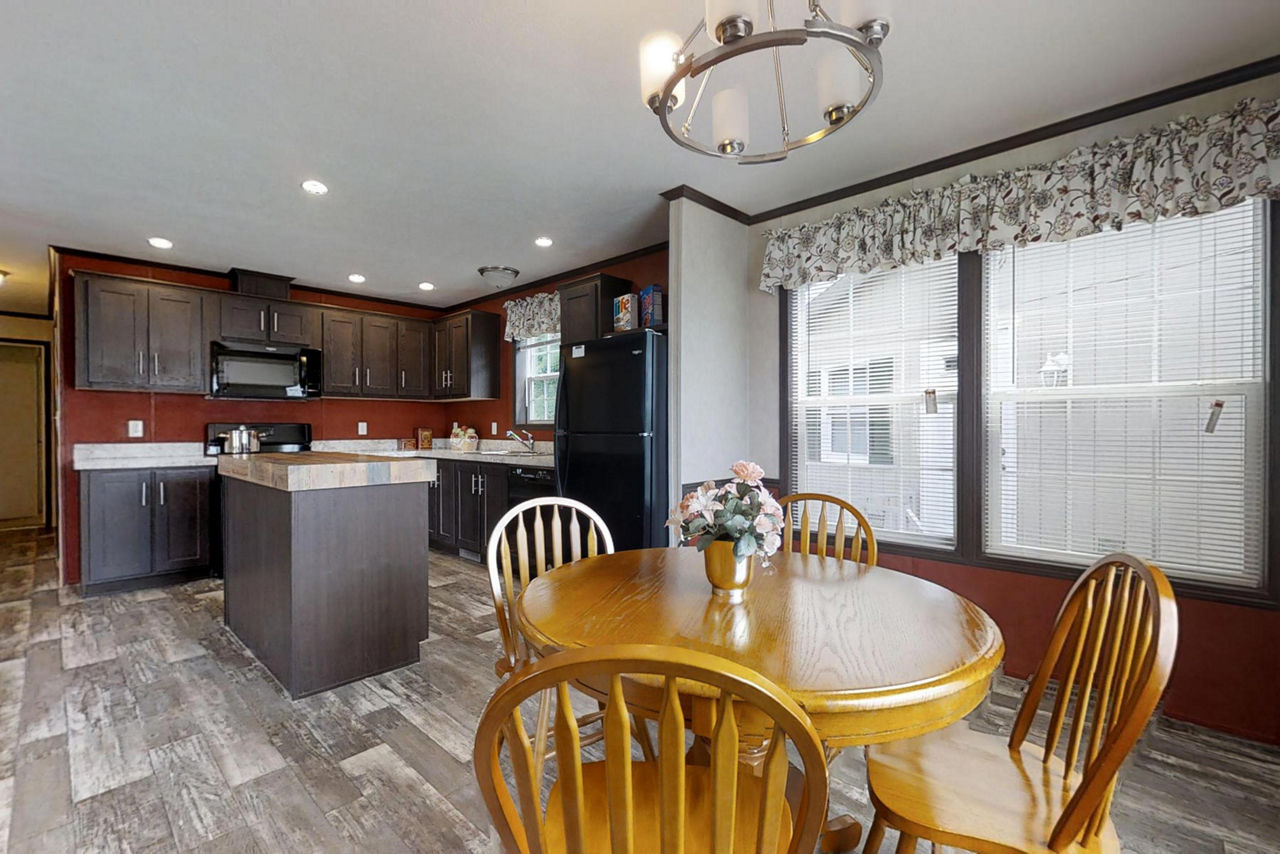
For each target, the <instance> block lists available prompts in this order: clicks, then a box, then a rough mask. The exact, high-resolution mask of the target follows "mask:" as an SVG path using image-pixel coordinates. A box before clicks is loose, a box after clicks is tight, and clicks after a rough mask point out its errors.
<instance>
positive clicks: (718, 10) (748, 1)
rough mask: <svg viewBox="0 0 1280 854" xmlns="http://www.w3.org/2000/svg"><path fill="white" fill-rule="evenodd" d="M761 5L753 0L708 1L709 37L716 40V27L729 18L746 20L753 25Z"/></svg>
mask: <svg viewBox="0 0 1280 854" xmlns="http://www.w3.org/2000/svg"><path fill="white" fill-rule="evenodd" d="M759 5H760V4H759V3H756V2H753V0H707V35H709V36H710V37H711V39H712V40H713V41H715V40H716V25H718V24H719V23H720V22H721V21H725V20H728V19H729V18H745V19H747V20H748V21H750V22H751V23H752V24H753V25H754V24H755V22H756V12H758V11H759Z"/></svg>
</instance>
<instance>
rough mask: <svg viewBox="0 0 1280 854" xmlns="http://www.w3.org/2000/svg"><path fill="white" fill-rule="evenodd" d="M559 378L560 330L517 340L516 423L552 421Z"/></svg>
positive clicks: (526, 423) (546, 422)
mask: <svg viewBox="0 0 1280 854" xmlns="http://www.w3.org/2000/svg"><path fill="white" fill-rule="evenodd" d="M559 378H560V335H559V333H552V334H549V335H538V336H536V337H534V338H522V339H520V340H519V341H517V342H516V385H515V387H516V421H517V422H518V423H519V424H521V425H535V424H537V425H548V424H552V423H554V421H555V419H556V385H557V383H558V382H559Z"/></svg>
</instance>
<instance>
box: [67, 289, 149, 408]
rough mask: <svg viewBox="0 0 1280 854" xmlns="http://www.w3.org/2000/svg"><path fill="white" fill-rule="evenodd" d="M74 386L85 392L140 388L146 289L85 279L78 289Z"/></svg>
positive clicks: (143, 373)
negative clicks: (79, 306) (88, 390)
mask: <svg viewBox="0 0 1280 854" xmlns="http://www.w3.org/2000/svg"><path fill="white" fill-rule="evenodd" d="M77 294H78V296H80V302H81V303H82V304H83V305H84V310H83V312H80V313H78V314H77V320H79V322H80V328H79V329H78V330H76V349H77V351H78V354H77V363H76V367H77V371H76V380H77V382H76V384H77V385H79V386H83V387H86V388H141V387H145V386H146V385H147V380H148V378H149V376H150V374H149V369H148V367H147V365H146V360H147V286H146V285H143V284H140V283H138V282H131V281H128V280H127V279H112V278H90V279H87V280H85V282H84V286H83V291H81V290H80V289H79V288H77Z"/></svg>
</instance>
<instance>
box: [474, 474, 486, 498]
mask: <svg viewBox="0 0 1280 854" xmlns="http://www.w3.org/2000/svg"><path fill="white" fill-rule="evenodd" d="M484 480H485V478H484V475H482V474H481V475H476V482H477V483H479V484H480V489H479V490H477V492H476V494H477V495H484Z"/></svg>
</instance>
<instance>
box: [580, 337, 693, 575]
mask: <svg viewBox="0 0 1280 854" xmlns="http://www.w3.org/2000/svg"><path fill="white" fill-rule="evenodd" d="M556 488H557V490H558V492H559V493H560V495H562V496H563V497H565V498H574V499H577V500H578V501H581V502H582V503H583V504H586V505H587V506H588V507H590V508H592V509H593V510H595V511H596V512H597V513H599V514H600V516H601V518H602V519H604V521H605V524H606V525H608V526H609V533H610V534H612V535H613V545H614V548H615V549H617V550H618V551H623V550H624V549H640V548H649V547H651V546H665V545H667V532H666V528H665V527H664V526H665V523H666V520H667V512H668V508H667V502H668V495H667V338H666V336H665V335H661V334H659V333H657V332H654V331H653V330H650V329H645V330H641V331H637V332H624V333H620V334H618V335H614V336H612V337H610V338H601V339H598V340H596V341H585V342H583V343H581V344H566V345H564V347H562V348H561V352H560V384H559V388H558V390H557V398H556Z"/></svg>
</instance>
